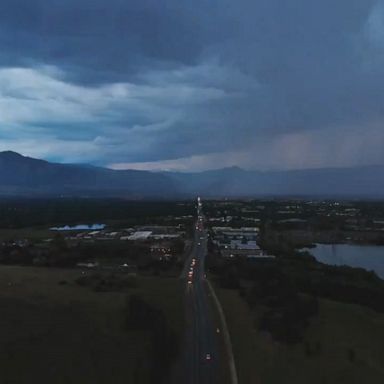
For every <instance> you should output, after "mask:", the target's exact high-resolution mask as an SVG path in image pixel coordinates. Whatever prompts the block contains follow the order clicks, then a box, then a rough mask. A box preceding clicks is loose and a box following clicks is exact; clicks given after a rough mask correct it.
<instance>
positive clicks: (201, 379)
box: [182, 200, 219, 384]
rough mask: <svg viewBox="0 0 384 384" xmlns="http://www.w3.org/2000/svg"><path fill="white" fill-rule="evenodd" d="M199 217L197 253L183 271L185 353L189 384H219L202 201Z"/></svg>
mask: <svg viewBox="0 0 384 384" xmlns="http://www.w3.org/2000/svg"><path fill="white" fill-rule="evenodd" d="M197 214H198V219H197V222H196V230H195V237H194V245H193V250H192V252H191V254H190V256H189V257H188V258H187V260H186V262H185V265H184V269H183V272H182V278H183V279H184V281H185V294H186V316H187V331H186V336H185V337H186V339H185V351H184V352H185V354H184V355H185V376H186V377H185V383H190V384H198V383H199V384H208V383H209V384H215V383H218V382H219V372H218V366H219V364H218V359H219V353H218V336H219V333H218V326H217V325H215V320H214V316H213V308H212V306H211V303H210V300H209V299H210V298H209V296H208V295H209V293H208V289H207V283H206V280H205V271H204V266H205V257H206V254H207V234H206V231H205V230H204V227H203V217H202V205H201V202H200V200H199V201H198V211H197Z"/></svg>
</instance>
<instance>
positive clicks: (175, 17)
mask: <svg viewBox="0 0 384 384" xmlns="http://www.w3.org/2000/svg"><path fill="white" fill-rule="evenodd" d="M383 64H384V2H383V0H376V1H374V0H372V1H370V0H352V1H351V0H340V1H337V2H334V1H331V0H324V1H321V2H319V1H315V0H297V1H295V2H294V3H292V2H288V3H287V2H283V1H279V0H253V1H251V0H241V1H238V2H233V1H230V0H220V1H219V0H211V1H207V0H196V1H194V2H190V1H186V0H163V1H158V0H156V1H155V0H140V1H139V0H130V1H129V2H127V1H123V0H110V1H108V2H106V1H101V0H93V1H90V0H83V1H81V2H78V1H74V0H66V1H65V2H63V1H59V0H52V1H49V2H48V1H43V0H35V1H33V2H30V1H26V0H17V1H15V0H12V1H10V0H3V1H2V2H1V4H0V116H1V125H0V150H6V149H12V150H16V151H19V152H21V153H23V154H26V155H30V156H37V157H43V158H46V159H49V160H56V161H65V162H92V163H94V164H98V165H107V166H111V167H115V168H126V167H134V168H139V169H176V170H197V169H208V168H219V167H221V166H230V165H239V166H242V167H245V168H248V169H252V168H255V169H287V168H288V169H291V168H307V167H323V166H327V167H328V166H330V167H332V166H350V165H359V164H372V163H381V164H384V151H383V150H382V148H383V145H384V129H383V121H384V108H383V105H384V65H383Z"/></svg>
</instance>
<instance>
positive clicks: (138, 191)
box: [0, 151, 384, 199]
mask: <svg viewBox="0 0 384 384" xmlns="http://www.w3.org/2000/svg"><path fill="white" fill-rule="evenodd" d="M198 194H200V195H202V196H203V197H253V196H255V197H256V196H277V197H278V196H297V197H300V196H307V197H310V196H313V197H332V196H335V197H370V198H382V197H384V166H364V167H353V168H324V169H307V170H296V171H269V172H261V171H246V170H243V169H241V168H238V167H231V168H224V169H219V170H214V171H205V172H195V173H178V172H149V171H137V170H124V171H117V170H111V169H108V168H102V167H94V166H90V165H77V164H58V163H50V162H48V161H45V160H39V159H33V158H30V157H25V156H22V155H20V154H18V153H15V152H11V151H7V152H0V196H19V197H43V196H51V197H55V196H68V197H69V196H72V197H86V196H87V197H125V198H132V199H149V198H169V199H173V198H188V197H192V196H196V195H198Z"/></svg>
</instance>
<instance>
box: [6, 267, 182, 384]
mask: <svg viewBox="0 0 384 384" xmlns="http://www.w3.org/2000/svg"><path fill="white" fill-rule="evenodd" d="M80 274H81V272H80V271H79V270H63V269H45V268H30V267H8V266H1V267H0V307H1V317H0V340H1V343H0V383H31V382H34V383H55V384H56V383H65V384H70V383H82V384H86V383H92V384H94V383H133V382H135V383H147V382H148V380H149V379H148V375H147V374H146V371H148V367H147V366H146V365H148V361H149V360H150V359H149V358H148V355H149V353H150V343H149V339H148V336H147V335H146V334H145V332H137V331H136V332H128V331H126V330H125V329H124V307H125V302H126V298H127V295H129V294H130V293H132V294H133V293H135V294H139V295H140V296H141V297H143V298H144V299H145V300H146V301H148V302H150V303H152V304H153V305H154V306H156V307H158V308H161V309H163V310H164V312H165V314H166V317H167V320H168V322H169V324H170V325H171V328H173V329H174V330H175V332H176V333H178V334H180V333H181V332H182V329H183V321H184V319H183V313H184V311H183V307H182V305H183V304H182V290H181V289H180V287H179V281H178V280H177V279H164V278H138V288H131V289H130V290H129V291H128V293H127V292H125V293H122V292H94V291H93V290H92V289H91V288H90V287H80V286H78V285H77V284H76V283H75V282H74V280H75V279H76V278H77V277H79V276H80Z"/></svg>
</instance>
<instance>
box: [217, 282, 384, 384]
mask: <svg viewBox="0 0 384 384" xmlns="http://www.w3.org/2000/svg"><path fill="white" fill-rule="evenodd" d="M217 293H218V296H219V299H220V301H221V303H222V305H223V308H224V311H225V314H226V318H227V322H228V326H229V329H230V333H231V339H232V344H233V349H234V354H235V359H236V365H237V371H238V376H239V383H240V384H257V383H263V384H281V383H284V384H288V383H295V384H308V383H311V384H343V383H345V384H347V383H348V384H354V383H356V384H360V383H369V384H371V383H372V384H376V383H377V384H379V383H383V382H384V343H383V340H384V315H382V314H381V315H380V314H377V313H375V312H373V311H371V310H369V309H366V308H363V307H359V306H356V305H349V304H342V303H338V302H333V301H329V300H320V313H319V315H318V317H317V318H314V319H313V321H312V322H311V325H310V326H309V327H308V329H307V331H306V332H305V337H304V342H303V343H300V344H298V345H296V346H293V347H289V346H284V345H281V344H279V343H276V342H274V341H273V340H271V338H270V337H269V336H268V335H267V334H264V333H261V332H259V331H257V330H256V329H255V327H254V324H253V322H254V320H253V316H252V315H251V313H250V312H249V309H248V306H247V304H246V303H245V301H244V300H243V299H242V298H241V297H240V296H239V295H238V293H237V292H236V291H232V290H223V289H217ZM351 350H353V351H354V352H351Z"/></svg>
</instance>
